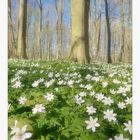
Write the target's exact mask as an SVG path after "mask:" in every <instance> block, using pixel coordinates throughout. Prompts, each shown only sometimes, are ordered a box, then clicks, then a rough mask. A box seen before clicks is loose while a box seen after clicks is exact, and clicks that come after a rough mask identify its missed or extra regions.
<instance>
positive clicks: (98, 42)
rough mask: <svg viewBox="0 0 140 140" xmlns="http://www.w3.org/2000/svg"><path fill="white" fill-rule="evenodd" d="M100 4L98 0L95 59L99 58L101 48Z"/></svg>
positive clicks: (100, 1) (100, 0)
mask: <svg viewBox="0 0 140 140" xmlns="http://www.w3.org/2000/svg"><path fill="white" fill-rule="evenodd" d="M101 5H102V0H98V19H97V24H96V27H97V32H96V45H97V46H96V49H97V51H96V55H97V59H100V58H99V57H100V56H99V53H100V48H101V42H100V41H101V9H102V8H101Z"/></svg>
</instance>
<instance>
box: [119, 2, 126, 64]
mask: <svg viewBox="0 0 140 140" xmlns="http://www.w3.org/2000/svg"><path fill="white" fill-rule="evenodd" d="M120 16H121V50H120V57H119V61H120V62H122V61H123V55H124V36H125V25H124V12H123V0H120Z"/></svg>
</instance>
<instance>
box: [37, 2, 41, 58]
mask: <svg viewBox="0 0 140 140" xmlns="http://www.w3.org/2000/svg"><path fill="white" fill-rule="evenodd" d="M37 29H38V33H37V48H36V50H37V53H38V56H39V58H42V47H41V32H42V0H38V28H37Z"/></svg>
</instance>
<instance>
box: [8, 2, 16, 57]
mask: <svg viewBox="0 0 140 140" xmlns="http://www.w3.org/2000/svg"><path fill="white" fill-rule="evenodd" d="M8 50H9V53H8V56H9V57H13V55H15V52H16V39H15V35H14V27H13V20H12V8H11V0H8Z"/></svg>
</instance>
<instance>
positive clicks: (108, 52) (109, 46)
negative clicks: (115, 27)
mask: <svg viewBox="0 0 140 140" xmlns="http://www.w3.org/2000/svg"><path fill="white" fill-rule="evenodd" d="M104 1H105V16H106V26H107V37H108V40H107V62H108V63H112V60H111V33H110V21H109V14H108V0H104Z"/></svg>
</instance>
